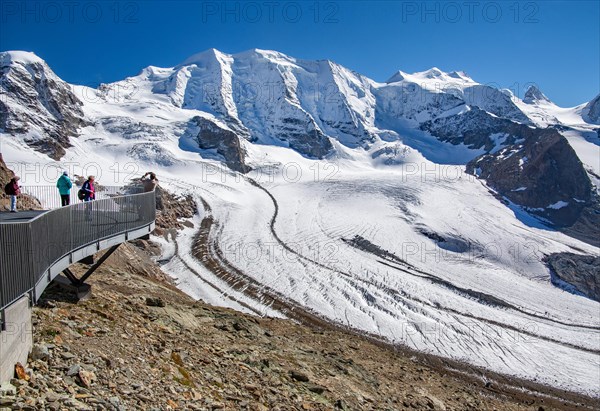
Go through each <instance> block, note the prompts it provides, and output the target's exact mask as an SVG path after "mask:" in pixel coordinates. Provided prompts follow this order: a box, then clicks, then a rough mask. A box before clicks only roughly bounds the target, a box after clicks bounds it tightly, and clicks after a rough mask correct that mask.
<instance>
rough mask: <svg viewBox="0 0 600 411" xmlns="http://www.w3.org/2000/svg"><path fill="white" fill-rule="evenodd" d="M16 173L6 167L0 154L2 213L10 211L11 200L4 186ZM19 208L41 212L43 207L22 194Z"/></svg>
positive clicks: (0, 199)
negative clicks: (5, 192)
mask: <svg viewBox="0 0 600 411" xmlns="http://www.w3.org/2000/svg"><path fill="white" fill-rule="evenodd" d="M14 175H15V173H14V172H13V171H12V170H11V169H9V168H8V167H7V166H6V163H5V162H4V160H3V158H2V154H1V153H0V211H7V210H10V200H9V198H8V196H7V195H6V194H4V186H5V185H6V183H8V182H9V181H10V180H11V178H13V177H14ZM17 201H18V203H17V207H18V209H19V210H40V209H41V208H42V205H41V204H40V202H39V201H38V200H37V199H36V198H34V197H31V196H29V195H27V194H21V195H20V196H19V199H18V200H17Z"/></svg>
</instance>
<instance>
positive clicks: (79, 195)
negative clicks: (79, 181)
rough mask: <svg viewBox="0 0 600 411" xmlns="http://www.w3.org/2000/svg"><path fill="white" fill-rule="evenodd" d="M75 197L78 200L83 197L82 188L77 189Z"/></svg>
mask: <svg viewBox="0 0 600 411" xmlns="http://www.w3.org/2000/svg"><path fill="white" fill-rule="evenodd" d="M77 198H78V199H80V200H83V199H85V191H83V188H80V189H79V191H78V192H77Z"/></svg>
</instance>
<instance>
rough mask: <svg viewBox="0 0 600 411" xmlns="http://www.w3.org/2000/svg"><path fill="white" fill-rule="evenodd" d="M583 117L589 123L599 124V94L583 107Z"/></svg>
mask: <svg viewBox="0 0 600 411" xmlns="http://www.w3.org/2000/svg"><path fill="white" fill-rule="evenodd" d="M583 118H584V120H585V121H587V122H589V123H593V124H600V94H598V95H597V96H596V97H595V98H594V99H593V100H592V101H590V102H589V103H588V104H587V105H586V106H585V107H584V109H583Z"/></svg>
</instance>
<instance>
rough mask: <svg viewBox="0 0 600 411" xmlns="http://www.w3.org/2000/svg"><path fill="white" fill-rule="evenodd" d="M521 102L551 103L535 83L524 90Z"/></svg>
mask: <svg viewBox="0 0 600 411" xmlns="http://www.w3.org/2000/svg"><path fill="white" fill-rule="evenodd" d="M523 102H525V103H527V104H537V103H552V101H550V99H549V98H548V97H546V95H545V94H544V93H542V92H541V90H540V89H539V88H538V87H537V86H536V85H533V86H529V88H528V89H527V91H526V92H525V97H523Z"/></svg>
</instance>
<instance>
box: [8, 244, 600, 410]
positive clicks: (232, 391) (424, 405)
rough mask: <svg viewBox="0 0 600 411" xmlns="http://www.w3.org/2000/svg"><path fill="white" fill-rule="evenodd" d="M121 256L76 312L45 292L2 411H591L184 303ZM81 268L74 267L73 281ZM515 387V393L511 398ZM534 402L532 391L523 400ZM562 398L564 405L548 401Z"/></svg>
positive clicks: (58, 294) (140, 264) (488, 378)
mask: <svg viewBox="0 0 600 411" xmlns="http://www.w3.org/2000/svg"><path fill="white" fill-rule="evenodd" d="M148 261H149V260H148V258H147V256H146V255H145V254H144V253H143V252H142V251H141V250H140V249H138V248H136V247H133V246H129V245H128V246H125V247H124V248H121V249H120V250H119V251H118V252H117V253H116V254H114V255H113V256H111V258H109V259H108V260H107V262H106V265H105V266H103V267H102V268H101V269H100V270H99V271H98V272H96V273H95V274H94V276H92V278H91V283H92V284H93V297H92V298H91V299H89V300H87V301H80V302H75V301H73V300H72V299H71V297H70V296H69V295H68V294H66V293H65V292H64V291H62V290H61V289H59V288H49V289H48V290H47V291H46V292H45V294H44V295H43V297H42V304H40V306H39V307H35V308H34V338H35V347H34V350H33V353H32V354H31V357H30V361H29V363H28V364H25V365H24V366H25V367H24V369H20V370H19V371H20V375H21V377H22V378H21V379H19V378H17V379H14V380H12V384H13V385H12V386H4V387H3V393H2V395H3V396H1V397H0V407H8V408H9V409H14V410H18V409H47V410H98V409H102V410H104V409H106V410H126V409H139V410H149V409H154V410H174V409H191V410H193V409H197V410H218V409H224V410H244V409H248V410H270V409H273V410H405V409H410V410H460V411H463V410H492V409H497V410H500V409H502V410H538V411H539V410H549V409H557V410H560V409H564V410H567V409H574V408H578V409H593V407H595V406H598V405H599V404H598V403H597V402H595V401H594V400H591V399H589V398H585V397H575V396H572V395H570V394H566V393H558V392H554V391H552V390H549V389H547V391H545V392H543V393H540V392H538V393H533V392H535V391H536V390H538V389H542V390H546V389H545V388H543V387H536V386H534V385H532V384H529V385H525V386H523V387H521V385H520V384H521V382H518V381H517V382H514V381H513V382H512V384H515V383H516V385H513V386H511V382H510V381H508V380H503V379H496V378H497V376H494V375H491V374H487V373H486V374H482V373H480V372H479V371H477V370H474V369H458V368H455V367H456V364H450V363H448V362H442V361H439V360H435V359H434V358H431V357H429V358H428V357H426V356H423V355H419V354H416V353H411V352H404V351H393V350H391V349H389V348H387V347H385V346H382V345H379V344H376V343H373V342H370V341H368V340H365V339H363V338H359V337H357V336H354V335H350V334H347V333H345V332H343V331H340V330H334V329H319V328H314V327H307V326H302V325H299V324H296V323H294V322H291V321H288V320H278V319H270V318H259V317H254V316H249V315H244V314H240V313H238V312H235V311H232V310H228V309H223V308H216V307H211V306H208V305H205V304H203V303H200V302H196V301H193V300H192V299H191V298H189V297H187V296H186V295H184V294H182V293H181V292H179V291H178V290H177V289H176V288H174V287H173V286H172V285H171V284H169V283H168V282H166V281H165V279H164V278H163V277H162V276H161V274H160V270H159V269H157V267H156V266H154V265H152V264H150V263H148ZM83 269H84V267H78V268H77V269H76V271H78V272H81V271H82V270H83ZM513 387H515V388H513ZM531 390H533V391H531ZM557 395H560V396H562V397H563V399H562V400H558V399H556V396H557Z"/></svg>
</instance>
